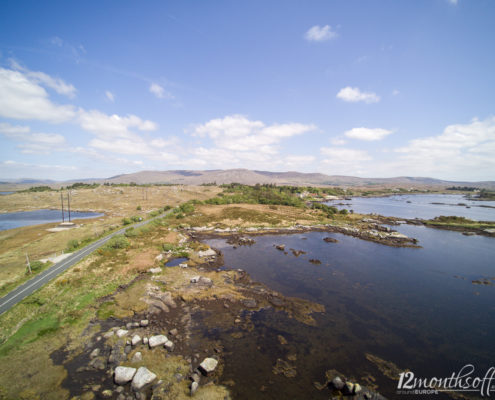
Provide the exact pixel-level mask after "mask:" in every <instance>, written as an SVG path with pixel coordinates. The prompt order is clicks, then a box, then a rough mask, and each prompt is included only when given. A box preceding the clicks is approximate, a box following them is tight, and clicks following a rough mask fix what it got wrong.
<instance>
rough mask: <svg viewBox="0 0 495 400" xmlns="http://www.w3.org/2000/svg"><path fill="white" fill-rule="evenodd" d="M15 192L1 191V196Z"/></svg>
mask: <svg viewBox="0 0 495 400" xmlns="http://www.w3.org/2000/svg"><path fill="white" fill-rule="evenodd" d="M13 193H15V192H0V196H6V195H8V194H13Z"/></svg>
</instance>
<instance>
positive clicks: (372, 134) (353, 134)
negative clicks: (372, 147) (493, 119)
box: [344, 128, 393, 141]
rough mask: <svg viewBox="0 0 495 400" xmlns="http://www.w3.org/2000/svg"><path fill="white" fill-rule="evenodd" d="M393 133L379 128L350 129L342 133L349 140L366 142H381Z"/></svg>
mask: <svg viewBox="0 0 495 400" xmlns="http://www.w3.org/2000/svg"><path fill="white" fill-rule="evenodd" d="M391 133H393V131H390V130H387V129H381V128H374V129H371V128H352V129H351V130H348V131H346V132H345V133H344V135H345V136H347V137H348V138H351V139H359V140H366V141H375V140H382V139H383V138H384V137H386V136H388V135H390V134H391Z"/></svg>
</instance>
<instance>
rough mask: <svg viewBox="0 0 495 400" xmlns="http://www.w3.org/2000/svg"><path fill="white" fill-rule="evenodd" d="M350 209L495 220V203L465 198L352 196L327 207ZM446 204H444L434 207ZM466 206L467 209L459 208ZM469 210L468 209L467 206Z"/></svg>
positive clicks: (411, 216) (398, 215)
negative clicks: (350, 198)
mask: <svg viewBox="0 0 495 400" xmlns="http://www.w3.org/2000/svg"><path fill="white" fill-rule="evenodd" d="M337 203H345V205H338V206H336V207H337V208H339V209H342V208H347V209H348V210H351V209H352V210H354V212H357V213H360V214H370V213H377V214H380V215H385V216H387V217H399V218H416V217H417V218H424V219H430V218H434V217H438V216H440V215H457V216H460V217H466V218H469V219H473V220H478V221H495V201H474V200H468V199H466V198H465V197H464V196H462V195H451V194H446V195H442V194H424V195H423V194H412V195H395V196H388V197H353V198H352V200H333V201H329V202H327V203H325V204H328V205H336V204H337ZM432 203H444V204H432ZM459 203H462V204H465V205H464V206H460V205H458V204H459ZM466 206H467V207H470V208H467V207H466Z"/></svg>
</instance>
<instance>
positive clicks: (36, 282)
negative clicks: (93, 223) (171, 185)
mask: <svg viewBox="0 0 495 400" xmlns="http://www.w3.org/2000/svg"><path fill="white" fill-rule="evenodd" d="M169 212H170V211H169ZM167 213H168V212H167ZM162 216H163V214H161V215H159V216H157V217H155V218H152V219H148V220H145V221H142V222H138V223H137V224H133V225H130V226H126V227H125V228H122V229H120V230H118V231H116V232H113V233H111V234H110V235H108V236H105V237H104V238H102V239H99V240H97V241H96V242H93V243H91V244H89V245H87V246H86V247H84V248H82V249H81V250H78V251H76V252H75V253H73V254H72V255H71V256H70V257H67V258H66V259H65V260H62V261H60V262H58V263H57V264H53V265H52V266H51V267H50V268H48V269H46V270H45V271H43V272H41V273H40V274H38V275H36V276H35V277H34V278H32V279H30V280H28V281H27V282H24V283H23V284H22V285H20V286H18V287H17V288H15V289H14V290H12V291H11V292H9V293H8V294H7V295H5V296H4V297H2V298H1V299H0V314H3V313H4V312H5V311H7V310H10V308H12V307H13V306H14V305H16V304H17V303H19V302H20V301H21V300H22V299H24V298H25V297H27V296H29V295H30V294H31V293H33V292H34V291H36V290H38V289H39V288H41V287H42V286H43V285H45V284H46V283H48V282H49V281H51V280H52V279H53V278H55V277H56V276H58V275H59V274H61V273H62V272H64V271H65V270H67V269H69V268H70V267H72V266H73V265H74V264H77V263H78V262H79V261H81V260H82V259H83V258H84V257H86V256H88V255H89V254H91V253H92V252H93V251H95V250H96V249H98V248H100V247H101V246H103V245H104V244H105V243H106V242H108V241H109V240H110V239H111V238H112V237H114V236H115V235H120V234H123V233H124V232H125V230H126V229H128V228H130V227H131V226H132V227H134V228H138V227H140V226H143V225H145V224H148V223H150V222H151V221H153V220H154V219H156V218H160V217H162Z"/></svg>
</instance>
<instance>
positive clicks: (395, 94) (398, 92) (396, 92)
mask: <svg viewBox="0 0 495 400" xmlns="http://www.w3.org/2000/svg"><path fill="white" fill-rule="evenodd" d="M399 94H400V91H399V90H397V89H394V90H393V91H392V96H398V95H399Z"/></svg>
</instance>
